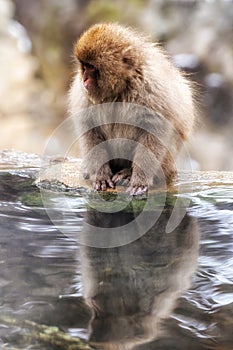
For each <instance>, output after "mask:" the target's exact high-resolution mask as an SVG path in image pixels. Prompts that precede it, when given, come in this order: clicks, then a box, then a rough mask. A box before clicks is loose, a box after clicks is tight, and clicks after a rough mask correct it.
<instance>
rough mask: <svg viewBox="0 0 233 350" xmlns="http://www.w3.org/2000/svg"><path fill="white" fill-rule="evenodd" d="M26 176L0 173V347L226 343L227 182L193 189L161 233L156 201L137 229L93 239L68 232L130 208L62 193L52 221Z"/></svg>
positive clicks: (110, 221)
mask: <svg viewBox="0 0 233 350" xmlns="http://www.w3.org/2000/svg"><path fill="white" fill-rule="evenodd" d="M33 176H35V169H30V168H28V169H26V170H25V169H24V170H22V169H21V170H20V169H18V170H11V171H7V170H6V169H5V170H4V171H2V172H1V173H0V248H1V256H0V264H1V265H0V266H1V269H0V349H11V350H14V349H24V350H26V349H33V350H34V349H38V350H39V349H43V350H47V349H50V350H55V349H68V350H69V349H72V350H73V349H82V348H85V347H84V346H85V343H86V349H88V348H92V347H93V348H97V349H119V350H125V349H137V350H139V349H140V350H150V349H156V350H187V349H190V350H202V349H222V350H224V349H225V350H226V349H233V332H232V330H233V187H231V186H222V187H221V186H218V187H216V188H212V189H211V188H205V187H203V189H202V190H201V191H200V190H199V191H196V192H195V193H194V194H192V203H191V206H190V208H189V209H187V212H186V214H185V216H184V218H183V219H182V221H181V222H180V223H179V225H178V226H177V227H176V228H175V229H174V230H173V231H172V232H170V233H167V232H166V225H167V222H168V220H169V217H170V215H171V212H172V206H171V205H166V206H165V207H164V209H163V210H162V211H161V215H160V216H159V218H158V219H157V220H156V221H155V223H154V225H152V227H151V228H150V229H149V230H148V231H147V232H146V233H145V234H144V235H143V236H142V237H140V238H138V239H136V240H135V241H133V242H132V243H130V244H126V245H122V246H119V247H115V248H96V247H89V246H86V245H84V244H80V243H79V238H78V236H77V237H76V238H77V239H76V238H75V235H74V236H72V235H70V234H69V232H79V233H80V232H82V230H84V228H85V227H86V226H85V223H88V224H89V225H91V227H104V228H107V229H108V228H109V227H114V228H117V227H120V226H122V225H127V224H128V223H129V222H131V221H132V220H134V219H135V217H136V216H137V215H138V213H137V210H136V211H135V210H128V211H124V212H121V213H117V214H111V213H104V212H96V211H93V210H89V211H88V210H87V209H86V206H85V200H84V199H83V198H82V197H81V196H80V195H76V196H67V197H66V200H67V203H68V204H69V205H68V207H66V206H67V205H65V206H64V205H62V203H60V204H59V203H57V207H56V210H55V212H56V213H57V216H56V215H52V219H53V223H52V222H51V221H50V218H49V216H48V214H50V213H51V212H49V211H46V208H44V207H43V205H42V202H41V200H40V192H39V189H38V188H37V187H36V186H35V185H34V184H33ZM185 195H186V197H190V196H191V195H190V194H188V193H187V194H184V197H185ZM50 200H51V201H54V200H56V198H55V199H54V198H52V199H50ZM58 202H59V198H58ZM61 202H62V199H61ZM151 212H153V208H151ZM54 223H55V225H54ZM67 227H73V231H72V229H71V230H70V231H69V230H68V231H67V230H66V229H67ZM88 227H90V226H87V227H86V228H85V230H86V231H85V232H87V230H88ZM67 232H68V233H67ZM85 234H86V233H85ZM87 234H88V233H87ZM33 322H34V323H33ZM42 325H45V326H46V327H43V326H42ZM52 327H58V328H52ZM44 335H46V336H44ZM65 335H69V337H67V338H66V337H65ZM75 339H76V340H78V339H81V340H82V341H83V345H82V344H81V343H80V345H78V343H75V341H74V342H73V340H75ZM90 344H91V345H90ZM89 346H90V347H89Z"/></svg>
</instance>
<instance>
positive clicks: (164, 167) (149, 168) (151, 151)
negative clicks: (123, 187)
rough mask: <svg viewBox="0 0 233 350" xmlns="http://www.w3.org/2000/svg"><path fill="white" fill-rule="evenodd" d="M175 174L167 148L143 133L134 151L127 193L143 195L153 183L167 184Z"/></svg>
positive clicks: (154, 138)
mask: <svg viewBox="0 0 233 350" xmlns="http://www.w3.org/2000/svg"><path fill="white" fill-rule="evenodd" d="M175 174H176V168H175V162H174V159H173V157H172V156H171V154H170V152H169V150H168V149H167V147H165V145H164V144H163V143H162V142H161V141H159V140H158V139H157V138H156V137H155V136H154V135H152V134H148V133H144V134H143V135H142V136H141V137H140V139H139V143H138V146H137V147H136V149H135V155H134V159H133V169H132V176H131V180H130V186H129V188H128V190H127V192H129V193H130V194H131V195H140V194H143V193H145V192H147V190H148V188H149V187H150V186H152V185H153V184H154V183H155V182H157V183H158V182H160V183H162V182H165V183H166V182H167V183H169V182H170V181H171V180H172V179H173V178H174V176H175Z"/></svg>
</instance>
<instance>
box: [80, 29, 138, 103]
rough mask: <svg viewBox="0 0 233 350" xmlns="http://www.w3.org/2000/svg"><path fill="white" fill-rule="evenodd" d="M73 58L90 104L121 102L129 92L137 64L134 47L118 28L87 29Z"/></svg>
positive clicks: (136, 73)
mask: <svg viewBox="0 0 233 350" xmlns="http://www.w3.org/2000/svg"><path fill="white" fill-rule="evenodd" d="M75 55H76V57H77V59H78V62H79V67H80V70H79V73H80V76H81V79H82V82H83V86H84V88H85V90H86V92H87V95H88V98H89V100H90V101H91V102H93V103H102V102H112V101H121V100H123V99H124V98H123V96H124V95H126V92H127V89H132V86H133V85H134V82H135V75H137V76H140V62H139V59H138V55H137V51H136V49H135V46H133V45H132V42H131V41H130V38H129V37H128V38H126V37H125V33H123V32H122V28H121V27H120V26H118V25H113V24H111V25H108V24H100V25H95V26H93V27H91V28H90V29H89V30H88V31H87V32H85V33H84V34H83V35H82V36H81V38H80V39H79V40H78V42H77V44H76V46H75Z"/></svg>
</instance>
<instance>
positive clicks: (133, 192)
mask: <svg viewBox="0 0 233 350" xmlns="http://www.w3.org/2000/svg"><path fill="white" fill-rule="evenodd" d="M147 191H148V187H147V186H130V187H129V188H127V190H126V192H127V193H129V195H130V196H140V195H142V194H144V193H146V192H147Z"/></svg>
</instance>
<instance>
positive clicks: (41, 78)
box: [0, 0, 233, 170]
mask: <svg viewBox="0 0 233 350" xmlns="http://www.w3.org/2000/svg"><path fill="white" fill-rule="evenodd" d="M100 21H109V22H111V21H117V22H119V23H122V24H126V25H130V26H134V27H136V28H137V29H138V30H140V31H142V32H144V33H146V34H149V35H150V36H151V37H152V39H153V40H154V41H157V42H160V43H161V45H162V46H164V47H165V48H166V50H167V51H168V52H169V54H170V55H171V56H172V59H173V60H174V62H175V64H176V65H177V66H179V67H181V68H182V69H184V70H185V71H187V72H188V73H190V74H191V78H192V80H194V81H196V82H197V83H198V89H199V91H200V94H201V97H200V111H201V112H200V118H199V121H198V123H197V126H196V130H195V133H194V135H193V137H192V140H191V141H190V144H189V151H190V154H191V157H192V159H193V165H194V168H196V169H200V170H233V157H232V154H233V1H232V0H215V1H214V0H212V1H211V0H208V1H207V0H200V1H198V0H177V1H176V0H173V1H172V0H170V1H167V0H128V1H127V2H126V1H123V0H66V1H59V0H49V1H47V0H30V1H28V0H0V121H1V128H0V150H2V149H9V148H14V149H16V150H21V151H26V152H36V153H38V154H42V153H43V150H44V146H45V143H46V139H47V138H48V137H49V136H50V135H51V133H52V132H53V130H54V128H55V127H56V126H58V125H59V124H60V123H61V122H62V121H63V120H64V119H65V118H66V117H67V112H66V109H67V91H68V89H69V85H70V82H71V79H72V73H73V71H74V69H75V64H74V59H73V56H72V50H73V44H74V42H75V40H76V39H77V37H78V36H79V35H80V34H81V33H82V32H83V31H84V30H85V29H87V28H88V27H89V26H90V25H91V24H94V23H97V22H100Z"/></svg>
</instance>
